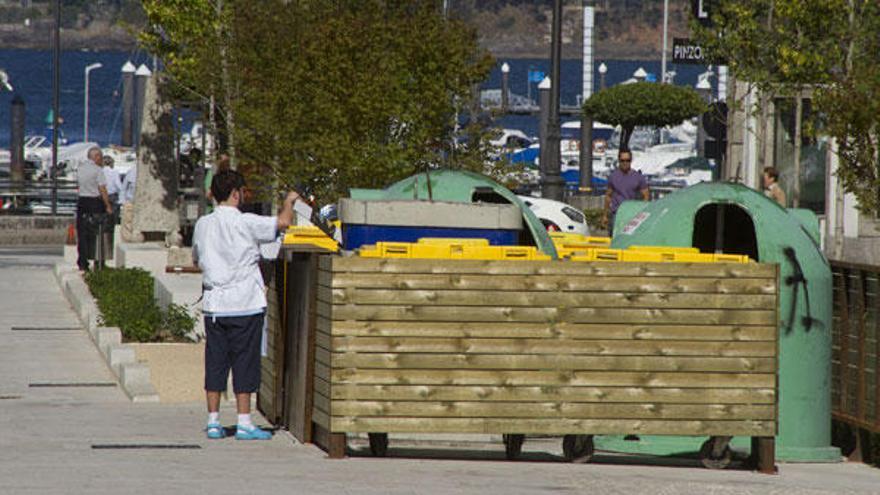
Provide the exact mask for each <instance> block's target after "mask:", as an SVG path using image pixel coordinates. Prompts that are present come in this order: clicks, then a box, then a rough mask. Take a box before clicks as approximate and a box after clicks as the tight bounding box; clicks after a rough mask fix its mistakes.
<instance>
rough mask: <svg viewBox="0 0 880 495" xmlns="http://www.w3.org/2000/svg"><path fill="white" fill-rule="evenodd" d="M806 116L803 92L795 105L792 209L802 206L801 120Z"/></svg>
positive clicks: (799, 93) (796, 99)
mask: <svg viewBox="0 0 880 495" xmlns="http://www.w3.org/2000/svg"><path fill="white" fill-rule="evenodd" d="M803 116H804V99H803V97H802V96H801V91H800V90H798V91H797V94H796V95H795V103H794V182H793V183H792V185H791V207H792V208H800V204H801V132H802V125H801V120H803Z"/></svg>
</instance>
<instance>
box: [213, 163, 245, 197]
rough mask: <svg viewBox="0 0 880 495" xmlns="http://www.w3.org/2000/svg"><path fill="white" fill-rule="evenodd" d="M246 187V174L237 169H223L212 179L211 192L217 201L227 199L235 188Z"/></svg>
mask: <svg viewBox="0 0 880 495" xmlns="http://www.w3.org/2000/svg"><path fill="white" fill-rule="evenodd" d="M242 187H244V176H243V175H241V174H240V173H239V172H238V171H237V170H228V169H227V170H221V171H219V172H217V175H215V176H214V178H213V179H212V180H211V194H212V195H213V196H214V199H215V200H217V202H218V203H219V202H221V201H226V199H227V198H229V195H230V194H232V191H233V190H234V189H241V188H242Z"/></svg>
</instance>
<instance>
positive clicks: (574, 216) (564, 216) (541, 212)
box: [519, 196, 590, 235]
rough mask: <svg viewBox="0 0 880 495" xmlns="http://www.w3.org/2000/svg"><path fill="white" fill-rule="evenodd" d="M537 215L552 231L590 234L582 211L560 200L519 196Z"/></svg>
mask: <svg viewBox="0 0 880 495" xmlns="http://www.w3.org/2000/svg"><path fill="white" fill-rule="evenodd" d="M519 199H521V200H522V201H523V203H525V204H526V206H528V207H529V208H530V209H531V210H532V212H534V214H535V216H537V217H538V218H539V219H540V220H541V222H542V223H543V224H544V227H546V228H547V230H549V231H552V232H568V233H571V234H582V235H590V227H589V226H588V225H587V219H586V217H585V216H584V213H583V212H582V211H579V210H578V209H577V208H573V207H571V206H569V205H567V204H565V203H563V202H561V201H554V200H552V199H544V198H535V197H532V196H519Z"/></svg>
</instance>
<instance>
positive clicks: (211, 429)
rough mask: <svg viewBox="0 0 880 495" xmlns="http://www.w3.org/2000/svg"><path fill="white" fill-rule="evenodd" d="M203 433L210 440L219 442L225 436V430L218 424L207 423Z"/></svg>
mask: <svg viewBox="0 0 880 495" xmlns="http://www.w3.org/2000/svg"><path fill="white" fill-rule="evenodd" d="M205 432H206V433H207V434H208V438H210V439H211V440H219V439H221V438H223V437H225V436H226V430H224V429H223V425H221V424H220V423H209V424H208V426H206V427H205Z"/></svg>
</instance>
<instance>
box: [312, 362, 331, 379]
mask: <svg viewBox="0 0 880 495" xmlns="http://www.w3.org/2000/svg"><path fill="white" fill-rule="evenodd" d="M315 378H320V379H321V380H324V381H325V382H330V367H329V366H326V365H323V364H321V363H315Z"/></svg>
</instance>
